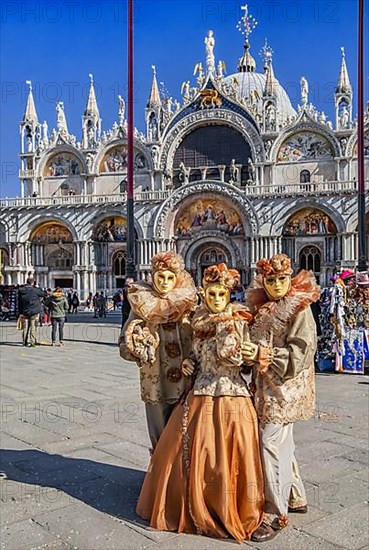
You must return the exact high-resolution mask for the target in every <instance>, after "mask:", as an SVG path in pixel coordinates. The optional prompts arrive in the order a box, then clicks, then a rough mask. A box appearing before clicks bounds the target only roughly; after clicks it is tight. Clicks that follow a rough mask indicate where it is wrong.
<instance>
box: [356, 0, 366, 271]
mask: <svg viewBox="0 0 369 550" xmlns="http://www.w3.org/2000/svg"><path fill="white" fill-rule="evenodd" d="M357 167H358V193H357V200H358V215H359V220H358V222H359V223H358V239H359V263H358V266H357V268H358V270H359V271H366V270H367V269H368V265H367V257H366V242H365V241H366V237H365V173H364V0H359V19H358V83H357Z"/></svg>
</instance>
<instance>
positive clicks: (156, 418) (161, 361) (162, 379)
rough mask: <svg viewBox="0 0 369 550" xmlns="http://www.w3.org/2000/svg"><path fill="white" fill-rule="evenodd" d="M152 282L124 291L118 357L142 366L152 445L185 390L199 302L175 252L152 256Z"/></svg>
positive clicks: (190, 279) (141, 379)
mask: <svg viewBox="0 0 369 550" xmlns="http://www.w3.org/2000/svg"><path fill="white" fill-rule="evenodd" d="M151 267H152V283H146V282H139V283H136V284H132V285H131V286H130V287H129V289H128V300H129V302H130V304H131V312H130V315H129V318H128V320H127V322H126V323H125V325H124V327H123V329H122V333H121V336H120V338H119V348H120V355H121V357H122V358H123V359H126V360H127V361H135V362H136V363H137V365H138V366H139V368H140V382H141V398H142V400H143V401H144V403H145V408H146V419H147V425H148V431H149V436H150V440H151V444H152V447H153V449H154V448H155V446H156V444H157V442H158V439H159V437H160V434H161V432H162V431H163V429H164V426H165V424H166V423H167V421H168V418H169V416H170V414H171V412H172V410H173V409H174V407H175V405H176V403H177V401H178V399H179V397H180V396H181V394H182V393H183V391H184V390H185V388H186V384H187V383H188V378H187V379H186V377H185V376H184V375H183V372H182V363H183V360H184V359H185V358H187V357H189V356H190V353H191V350H192V329H191V325H190V315H191V313H192V312H193V311H194V309H195V307H196V304H197V295H196V288H195V285H194V282H193V280H192V277H191V276H190V274H189V273H187V271H185V269H184V262H183V259H182V257H181V256H179V255H178V254H175V253H174V252H173V251H169V252H163V253H160V254H157V255H156V256H153V258H152V260H151Z"/></svg>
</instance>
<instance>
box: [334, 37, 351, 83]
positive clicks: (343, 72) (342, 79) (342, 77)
mask: <svg viewBox="0 0 369 550" xmlns="http://www.w3.org/2000/svg"><path fill="white" fill-rule="evenodd" d="M341 56H342V59H341V69H340V74H339V78H338V82H337V87H336V94H347V93H349V94H351V93H352V88H351V84H350V79H349V75H348V71H347V66H346V56H345V48H344V47H342V48H341Z"/></svg>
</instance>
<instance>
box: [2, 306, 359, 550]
mask: <svg viewBox="0 0 369 550" xmlns="http://www.w3.org/2000/svg"><path fill="white" fill-rule="evenodd" d="M81 318H82V316H77V317H76V318H72V320H69V323H68V335H67V336H68V340H67V342H66V346H65V347H64V348H52V347H50V346H41V347H38V348H33V349H31V350H28V349H25V348H23V347H22V346H21V345H18V344H17V345H13V344H16V342H19V340H20V335H19V332H18V331H16V330H15V329H14V327H12V326H11V325H8V327H7V329H6V331H5V332H4V331H3V332H2V333H1V324H0V338H1V334H2V335H3V341H4V335H5V344H6V345H4V346H2V350H1V358H0V359H1V380H0V381H1V382H3V383H4V384H5V386H2V387H1V386H0V392H1V394H0V395H1V399H2V402H6V403H7V407H8V408H5V410H4V409H2V410H1V412H2V421H3V422H2V429H3V433H2V437H1V446H2V449H3V452H2V466H3V470H4V475H3V479H2V480H0V491H1V508H2V510H1V511H2V512H3V513H2V514H1V520H2V527H3V529H4V535H5V538H4V537H3V540H2V543H3V546H2V548H4V550H8V549H9V550H13V549H14V550H18V548H19V549H20V550H23V549H24V548H27V550H29V549H31V548H44V549H48V550H58V549H60V550H65V549H68V550H69V549H71V548H73V549H76V550H95V548H96V549H97V550H98V549H99V548H106V549H107V550H108V549H113V548H114V550H126V549H128V550H130V549H131V548H132V549H134V550H136V549H137V550H144V549H146V548H150V549H155V548H157V549H158V550H161V549H163V550H166V549H168V550H172V549H176V548H179V549H181V548H183V549H188V550H190V549H191V550H192V549H209V550H212V549H214V550H218V549H219V550H220V549H226V548H231V547H232V548H239V545H237V543H235V542H234V541H232V540H216V539H209V538H207V537H199V536H191V535H178V534H176V533H165V532H159V531H155V530H153V529H150V528H149V527H148V525H147V522H145V521H143V520H141V519H140V518H138V517H137V516H136V514H135V507H136V502H137V498H138V495H139V491H140V488H141V485H142V481H143V479H144V475H145V471H146V469H147V466H148V463H149V453H148V449H149V447H150V442H149V438H148V436H147V430H146V421H145V410H144V406H143V404H142V403H141V401H140V394H139V371H138V369H137V367H136V365H135V364H134V363H128V362H125V361H122V360H121V358H120V357H119V354H118V348H117V346H116V340H117V337H118V334H119V327H117V326H116V325H114V323H113V324H109V322H107V323H96V320H91V319H89V320H88V322H86V317H84V318H83V319H82V321H83V322H81ZM116 320H117V321H118V322H119V318H118V317H116ZM42 338H44V339H45V341H48V340H49V339H50V328H49V327H43V332H42ZM316 382H317V401H318V405H317V411H316V415H315V417H314V418H312V419H311V420H309V421H308V422H298V423H297V424H296V426H295V441H296V454H297V457H298V461H299V463H300V466H301V468H300V469H301V473H302V477H303V479H304V480H305V484H306V491H307V497H308V502H309V512H308V514H306V515H298V514H291V515H290V525H289V527H288V528H287V529H286V530H284V531H282V532H281V533H280V534H278V536H277V537H276V538H275V539H274V540H273V541H271V542H269V543H264V544H263V545H262V547H263V550H300V549H301V550H315V549H317V550H361V549H363V548H364V547H365V548H366V545H367V543H368V541H367V539H366V538H365V536H364V534H363V533H365V532H366V531H367V529H368V520H367V516H366V515H365V510H366V508H365V507H366V503H367V501H368V496H367V491H366V487H367V480H368V466H367V463H366V460H367V455H366V454H365V451H367V449H368V447H367V435H368V417H367V409H368V389H369V385H368V382H369V377H368V376H349V375H347V376H340V375H335V374H332V375H324V376H322V375H317V377H316ZM9 404H10V405H9ZM94 407H95V408H94ZM35 411H38V412H41V415H39V416H38V417H37V416H36V417H35V414H36V413H35ZM25 412H26V416H25ZM32 414H33V416H32ZM4 415H5V417H4ZM345 518H346V519H345ZM358 525H360V530H361V533H360V532H359V529H358ZM4 541H6V542H4ZM244 546H245V547H248V548H260V545H257V544H254V543H251V542H250V541H249V542H246V543H245V544H244Z"/></svg>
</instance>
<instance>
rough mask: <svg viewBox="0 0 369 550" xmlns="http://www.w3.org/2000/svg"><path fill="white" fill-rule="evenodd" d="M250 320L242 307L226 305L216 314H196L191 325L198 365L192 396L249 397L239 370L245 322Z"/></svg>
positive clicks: (203, 309)
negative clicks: (224, 308)
mask: <svg viewBox="0 0 369 550" xmlns="http://www.w3.org/2000/svg"><path fill="white" fill-rule="evenodd" d="M250 318H251V316H250V314H249V313H248V312H247V310H245V308H244V306H240V305H238V304H229V305H228V307H227V309H226V310H225V311H224V312H222V313H218V314H214V313H213V314H210V313H209V311H208V310H207V308H206V307H205V306H201V307H200V308H199V309H198V310H197V311H196V313H195V315H194V318H193V321H192V327H193V330H194V353H195V357H196V362H197V364H198V365H199V370H198V373H197V376H196V380H195V384H194V388H193V391H194V394H195V395H211V396H213V397H219V396H220V395H235V396H236V395H239V396H244V397H248V396H249V395H250V394H249V392H248V389H247V387H246V385H245V382H244V380H243V379H242V378H241V376H240V369H239V366H240V365H241V364H242V363H243V360H242V355H241V343H242V342H243V341H244V340H248V339H249V328H248V324H247V323H246V322H245V320H249V319H250ZM237 367H238V368H237Z"/></svg>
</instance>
